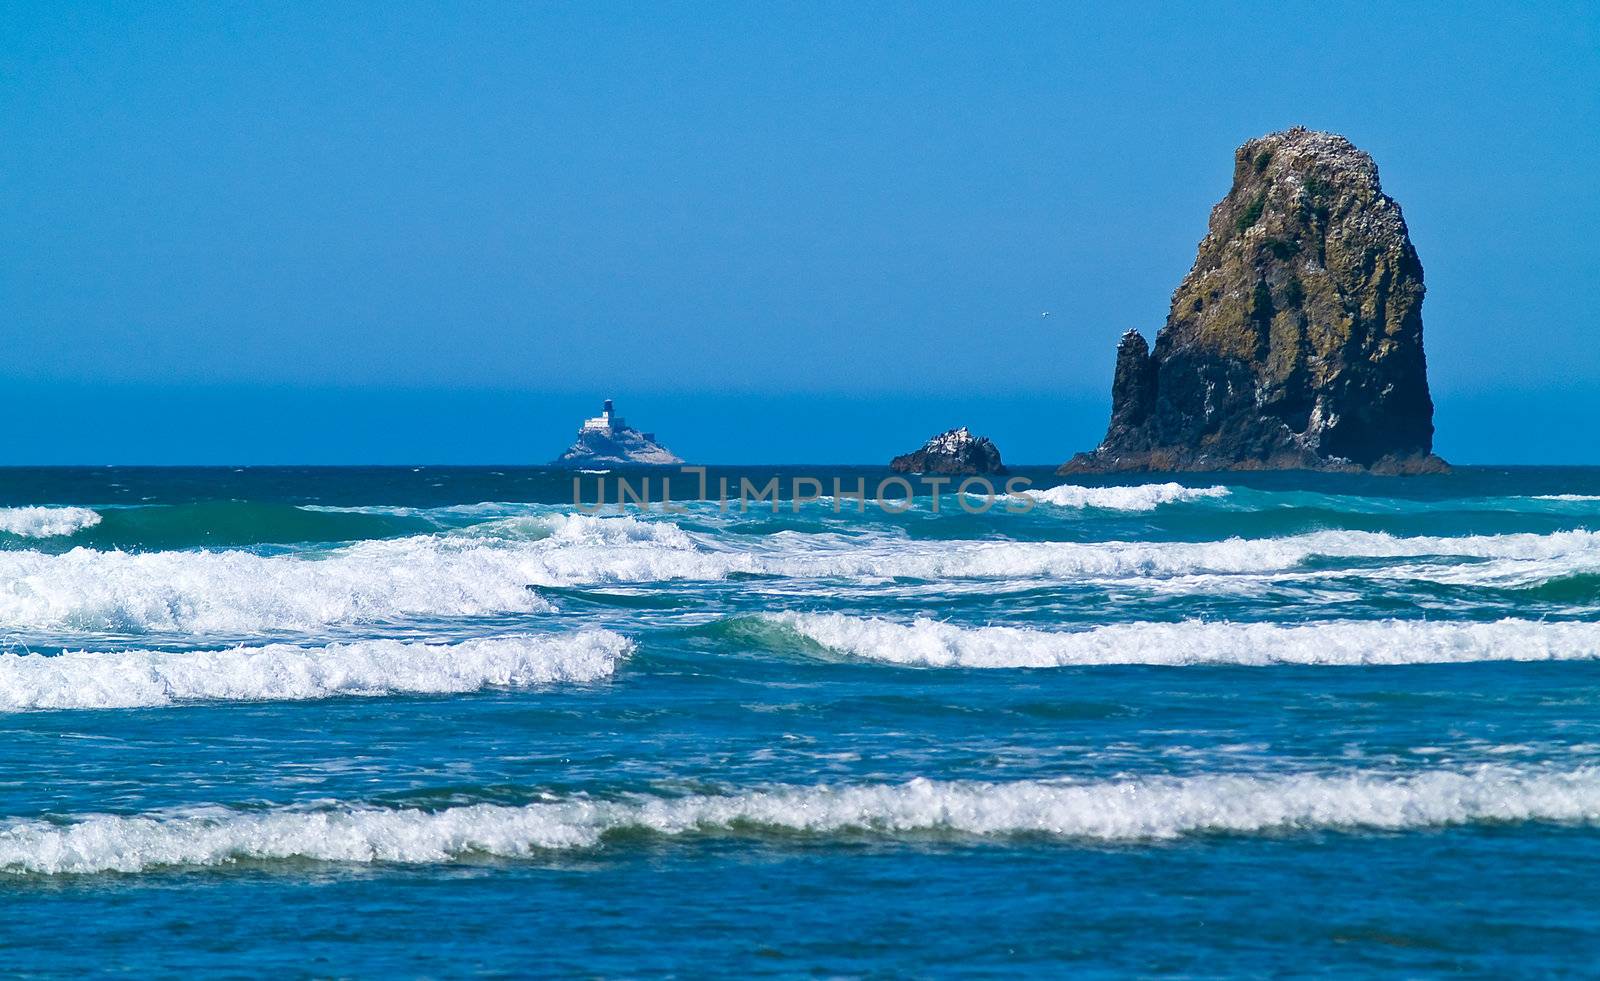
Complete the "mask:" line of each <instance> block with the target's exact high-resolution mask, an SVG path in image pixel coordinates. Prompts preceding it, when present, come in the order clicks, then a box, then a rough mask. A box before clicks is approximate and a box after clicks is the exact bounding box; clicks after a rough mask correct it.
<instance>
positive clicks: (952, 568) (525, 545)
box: [0, 514, 1600, 633]
mask: <svg viewBox="0 0 1600 981" xmlns="http://www.w3.org/2000/svg"><path fill="white" fill-rule="evenodd" d="M1428 556H1444V557H1468V558H1501V559H1518V560H1537V563H1538V564H1539V569H1538V572H1539V575H1541V576H1543V577H1545V578H1549V577H1551V576H1558V575H1570V574H1571V573H1573V572H1575V571H1582V570H1583V567H1585V566H1594V565H1597V564H1600V534H1596V533H1594V532H1589V531H1566V532H1557V533H1554V534H1548V535H1538V534H1507V535H1477V536H1464V537H1456V538H1450V537H1442V538H1440V537H1416V538H1400V537H1395V536H1392V535H1388V534H1384V533H1381V532H1362V531H1323V532H1315V533H1311V534H1305V535H1294V536H1288V537H1284V538H1263V539H1240V538H1232V539H1227V540H1225V541H1210V542H1127V541H1111V542H1098V543H1079V542H1014V541H932V540H916V539H909V538H905V537H900V536H893V535H864V536H863V535H841V534H799V533H794V532H779V533H775V534H772V535H766V536H759V537H750V538H744V539H738V538H735V537H732V536H718V535H705V534H696V533H691V532H688V531H685V530H684V529H683V528H681V527H679V526H678V525H676V524H673V523H672V522H669V521H665V520H640V519H635V518H629V517H617V518H605V517H590V516H585V515H571V514H567V515H546V516H542V517H513V518H503V519H500V520H496V521H492V522H489V523H487V524H480V525H475V526H473V527H472V528H470V529H465V530H463V531H459V532H454V533H450V534H436V535H421V536H412V537H407V538H397V539H386V540H376V541H363V542H358V543H354V544H350V545H346V546H342V547H338V548H332V549H326V550H317V551H298V552H292V553H288V554H275V555H264V554H260V553H257V552H251V551H243V550H222V551H171V552H144V553H134V552H123V551H98V550H92V549H87V548H81V547H80V548H75V549H72V550H71V551H68V552H65V553H61V554H45V553H43V552H40V551H35V550H12V551H0V625H4V626H10V627H26V628H41V629H62V628H65V629H72V630H85V629H87V630H122V631H135V632H137V631H146V630H182V631H192V632H216V633H240V632H249V631H259V630H264V629H313V628H316V627H319V626H322V625H327V624H335V623H360V622H375V621H386V620H395V619H402V618H406V617H414V616H471V615H480V614H486V613H507V612H512V613H514V612H539V611H547V610H549V609H550V608H551V607H550V604H548V603H547V602H545V601H544V600H543V599H541V598H540V597H539V596H538V595H537V593H536V592H535V591H534V590H531V589H529V588H528V587H529V586H558V587H559V586H583V585H594V584H604V583H642V582H662V581H669V580H702V581H705V580H717V579H724V578H727V577H729V576H731V575H766V576H781V577H789V578H799V579H856V580H862V579H865V580H881V579H889V578H897V577H898V578H907V579H928V580H934V579H1024V578H1035V579H1037V578H1047V579H1069V580H1070V579H1079V578H1101V577H1112V578H1130V577H1137V578H1146V577H1156V578H1159V577H1173V576H1183V575H1194V574H1203V573H1215V574H1238V573H1260V574H1275V573H1282V572H1290V571H1297V570H1299V571H1304V566H1305V564H1306V563H1307V562H1308V561H1309V560H1312V559H1316V558H1335V559H1337V558H1345V559H1377V558H1396V557H1428ZM1553 560H1559V561H1553ZM1489 564H1492V563H1486V565H1489ZM1444 568H1445V569H1446V571H1448V570H1449V569H1451V568H1454V567H1444ZM1459 568H1460V570H1461V574H1462V575H1467V576H1471V575H1473V574H1474V573H1473V570H1472V569H1471V568H1470V567H1459ZM1350 574H1354V575H1364V576H1380V575H1382V576H1391V577H1392V576H1394V575H1397V574H1399V572H1398V570H1395V569H1393V568H1392V567H1391V568H1389V569H1377V568H1366V569H1359V570H1355V571H1353V572H1351V573H1350ZM1440 574H1441V573H1440V572H1439V569H1438V568H1437V567H1418V568H1417V569H1416V570H1415V572H1414V575H1416V576H1417V577H1420V578H1428V577H1430V576H1438V575H1440ZM1449 574H1452V575H1454V574H1455V573H1453V572H1450V573H1449ZM1505 574H1507V573H1506V570H1504V569H1497V570H1495V575H1497V576H1503V575H1505Z"/></svg>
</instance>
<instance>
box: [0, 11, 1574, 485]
mask: <svg viewBox="0 0 1600 981" xmlns="http://www.w3.org/2000/svg"><path fill="white" fill-rule="evenodd" d="M1597 9H1600V8H1597V7H1596V6H1595V5H1593V4H1570V5H1567V4H1560V3H1542V4H1539V5H1537V7H1536V8H1533V7H1532V5H1526V8H1524V7H1523V6H1522V5H1511V4H1498V3H1496V4H1465V3H1460V4H1398V5H1397V4H1388V3H1384V4H1378V3H1373V4H1363V5H1342V4H1293V3H1263V4H1258V5H1252V4H1246V5H1226V6H1220V7H1217V8H1215V9H1214V7H1213V5H1209V4H1183V5H1171V6H1160V5H1150V6H1146V5H1132V4H1129V5H1120V4H1065V3H1061V4H1037V5H1035V4H989V3H985V4H977V3H973V4H959V5H958V4H942V3H919V4H905V5H898V4H880V3H874V4H862V3H854V2H852V3H804V4H801V3H796V4H766V3H746V4H727V5H718V4H711V3H700V2H697V3H676V4H659V5H658V4H635V3H570V4H543V3H504V4H495V3H478V4H458V3H437V4H433V3H406V2H400V0H396V2H391V3H384V4H375V3H348V4H337V3H285V4H237V5H234V4H215V3H213V4H195V5H187V4H181V3H148V4H139V5H123V4H94V3H82V4H62V3H56V2H47V3H29V2H22V3H17V2H8V3H3V4H0V134H3V137H0V411H3V412H4V416H3V422H0V462H15V463H67V462H73V463H138V462H157V463H174V462H236V463H250V462H258V463H269V462H321V463H338V462H351V463H357V462H517V461H528V462H541V461H543V460H546V459H549V458H550V457H552V456H554V455H555V454H556V453H557V452H559V451H560V450H561V449H562V448H563V447H564V446H565V445H566V443H567V442H569V441H570V438H571V436H572V432H573V430H574V429H575V427H576V425H577V423H578V421H579V419H580V418H581V417H582V416H585V415H588V414H591V413H592V412H593V411H594V409H595V407H596V403H597V402H598V400H599V399H600V398H602V397H605V396H614V397H616V398H617V399H618V400H619V403H620V405H619V409H620V410H622V411H623V412H624V413H625V414H626V415H627V416H629V418H630V420H632V421H634V422H635V423H637V424H639V425H641V427H642V428H648V429H655V430H657V431H658V432H659V433H660V434H661V436H662V438H663V439H664V440H665V441H666V442H667V443H668V444H669V445H670V446H672V447H673V448H674V449H676V450H677V451H678V452H679V453H680V454H681V455H684V456H690V457H694V458H696V459H699V460H704V461H710V462H757V461H818V462H821V461H829V462H872V461H879V460H883V459H885V458H887V457H888V456H889V455H892V454H893V453H896V452H902V451H905V450H908V449H910V448H912V447H913V446H914V445H915V444H917V443H920V442H921V440H922V439H924V438H926V437H927V436H928V435H931V434H932V433H933V432H935V431H937V430H940V429H943V428H947V427H949V426H953V425H959V424H963V423H965V424H968V425H971V426H973V428H975V429H977V430H979V431H981V432H985V433H987V434H989V435H991V436H993V437H994V438H995V440H996V441H997V442H998V443H999V445H1000V447H1001V449H1002V451H1003V452H1004V453H1005V454H1006V455H1007V457H1008V459H1012V460H1017V461H1022V462H1055V461H1059V460H1062V459H1065V458H1066V457H1067V456H1069V455H1070V454H1071V453H1072V452H1074V451H1076V450H1080V449H1086V448H1088V447H1089V446H1090V445H1092V444H1093V443H1094V442H1096V441H1097V440H1098V438H1099V436H1100V434H1101V432H1102V431H1103V429H1104V425H1105V421H1106V414H1107V411H1108V404H1109V384H1110V375H1111V367H1112V355H1113V351H1114V347H1115V343H1116V339H1117V337H1118V335H1120V334H1121V333H1122V331H1124V330H1126V329H1127V328H1128V327H1139V328H1141V329H1143V330H1144V331H1145V332H1146V335H1147V336H1150V335H1151V334H1153V332H1154V330H1155V329H1156V328H1157V327H1159V326H1160V324H1161V323H1162V321H1163V319H1164V317H1165V315H1166V308H1167V304H1168V301H1169V298H1170V296H1171V292H1172V290H1173V288H1174V287H1175V286H1176V285H1177V284H1178V281H1179V280H1180V279H1181V278H1182V276H1183V275H1184V273H1185V272H1186V271H1187V270H1188V266H1189V263H1190V262H1191V260H1192V258H1193V250H1194V247H1195V244H1196V242H1197V241H1198V240H1199V238H1200V237H1201V235H1202V234H1203V232H1204V228H1205V221H1206V215H1207V212H1208V211H1209V209H1210V207H1211V205H1212V204H1213V203H1214V202H1215V201H1216V199H1218V198H1219V197H1221V196H1222V195H1223V194H1224V193H1225V192H1226V191H1227V187H1228V182H1229V176H1230V173H1231V166H1232V152H1233V149H1234V147H1236V146H1237V145H1238V144H1239V143H1241V142H1243V141H1244V140H1245V139H1248V138H1250V137H1253V136H1257V135H1260V134H1262V133H1266V132H1270V131H1272V130H1276V129H1282V128H1284V127H1287V126H1291V125H1295V124H1303V125H1307V126H1311V127H1313V128H1318V129H1329V130H1335V131H1338V132H1341V133H1344V134H1345V135H1347V136H1349V137H1350V138H1351V139H1352V140H1354V141H1355V142H1356V144H1357V145H1359V146H1361V147H1363V148H1364V149H1366V150H1368V151H1370V152H1371V153H1372V155H1373V156H1374V158H1375V159H1376V160H1377V162H1378V165H1379V169H1380V171H1381V173H1382V176H1383V181H1384V185H1385V188H1386V190H1388V191H1389V193H1390V194H1391V195H1393V196H1394V197H1395V198H1396V199H1397V200H1399V201H1400V203H1401V205H1402V206H1403V208H1404V209H1405V213H1406V217H1407V220H1408V221H1409V223H1410V226H1411V234H1412V238H1413V241H1414V242H1415V243H1416V245H1417V249H1418V251H1419V253H1420V254H1421V256H1422V261H1423V264H1424V266H1425V269H1426V277H1427V285H1428V298H1427V301H1426V304H1425V305H1424V309H1423V312H1424V321H1425V324H1426V332H1427V333H1426V336H1427V350H1428V357H1429V363H1430V369H1431V371H1430V374H1431V379H1432V383H1433V389H1434V393H1435V399H1436V401H1437V402H1438V406H1439V410H1438V414H1437V417H1436V422H1437V424H1438V430H1439V435H1438V441H1437V448H1438V449H1439V450H1440V452H1442V453H1443V454H1444V455H1445V456H1446V457H1449V458H1452V459H1454V460H1458V461H1461V462H1524V463H1526V462H1542V461H1548V462H1586V463H1600V440H1597V439H1596V438H1595V437H1594V434H1593V433H1594V420H1595V418H1597V416H1600V344H1596V343H1594V338H1595V333H1596V329H1597V327H1600V314H1597V310H1600V301H1597V300H1596V298H1595V288H1596V286H1597V285H1600V13H1597ZM1046 310H1048V311H1050V312H1051V316H1050V317H1048V318H1043V317H1041V316H1040V314H1041V312H1043V311H1046Z"/></svg>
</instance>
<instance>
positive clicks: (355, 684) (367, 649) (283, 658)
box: [0, 630, 633, 711]
mask: <svg viewBox="0 0 1600 981" xmlns="http://www.w3.org/2000/svg"><path fill="white" fill-rule="evenodd" d="M632 649H633V645H632V643H631V642H630V641H629V640H627V639H626V638H624V637H622V636H620V635H618V634H615V633H612V632H611V631H608V630H586V631H580V632H578V633H575V634H564V635H547V636H529V635H519V636H510V637H494V638H485V639H478V640H469V641H465V642H462V643H458V644H409V643H402V642H400V641H396V640H359V641H353V642H351V643H345V644H330V645H328V646H325V647H296V646H292V645H288V644H269V645H266V646H264V647H235V648H231V649H228V650H218V651H188V652H182V653H174V652H168V651H142V650H135V651H116V652H106V653H90V652H85V651H78V652H69V653H64V654H56V655H50V656H46V655H43V654H3V655H0V711H17V710H23V709H103V708H137V707H148V706H161V705H171V704H173V703H175V702H190V701H292V700H304V699H314V698H331V697H334V696H339V695H391V694H399V693H429V692H438V693H445V692H470V691H478V690H480V689H483V688H489V687H518V688H520V687H527V686H531V685H543V684H554V683H557V682H585V681H597V680H599V679H601V678H606V677H609V676H610V675H611V674H612V672H613V671H615V669H616V664H617V661H618V660H620V659H621V658H623V657H625V656H627V655H628V654H629V653H630V652H631V651H632Z"/></svg>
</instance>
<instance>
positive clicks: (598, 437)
mask: <svg viewBox="0 0 1600 981" xmlns="http://www.w3.org/2000/svg"><path fill="white" fill-rule="evenodd" d="M682 462H683V461H682V460H680V459H679V458H678V457H676V456H674V455H673V453H672V451H671V450H669V449H667V448H666V447H665V446H662V445H661V444H660V443H658V442H656V434H655V433H641V432H640V431H639V430H637V429H634V428H632V427H630V426H629V425H628V424H627V423H626V422H625V421H623V418H622V417H621V416H619V415H617V414H616V406H615V405H614V403H613V402H612V400H611V399H606V400H605V402H604V404H603V406H602V408H601V410H600V414H599V415H598V416H595V417H594V418H592V419H585V420H584V421H583V425H581V426H579V427H578V441H577V442H576V443H573V444H572V445H571V446H570V447H568V448H567V451H566V452H565V453H563V454H561V455H560V456H559V457H556V459H555V460H553V461H551V466H555V467H574V468H577V467H596V468H598V467H665V466H675V465H677V464H680V463H682Z"/></svg>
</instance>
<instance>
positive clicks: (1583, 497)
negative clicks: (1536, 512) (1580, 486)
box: [1533, 494, 1600, 501]
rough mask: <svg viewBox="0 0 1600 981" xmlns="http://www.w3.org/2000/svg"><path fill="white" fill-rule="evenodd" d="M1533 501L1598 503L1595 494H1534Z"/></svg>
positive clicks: (1599, 496)
mask: <svg viewBox="0 0 1600 981" xmlns="http://www.w3.org/2000/svg"><path fill="white" fill-rule="evenodd" d="M1533 499H1534V500H1535V501H1600V495H1596V494H1536V495H1534V498H1533Z"/></svg>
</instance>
